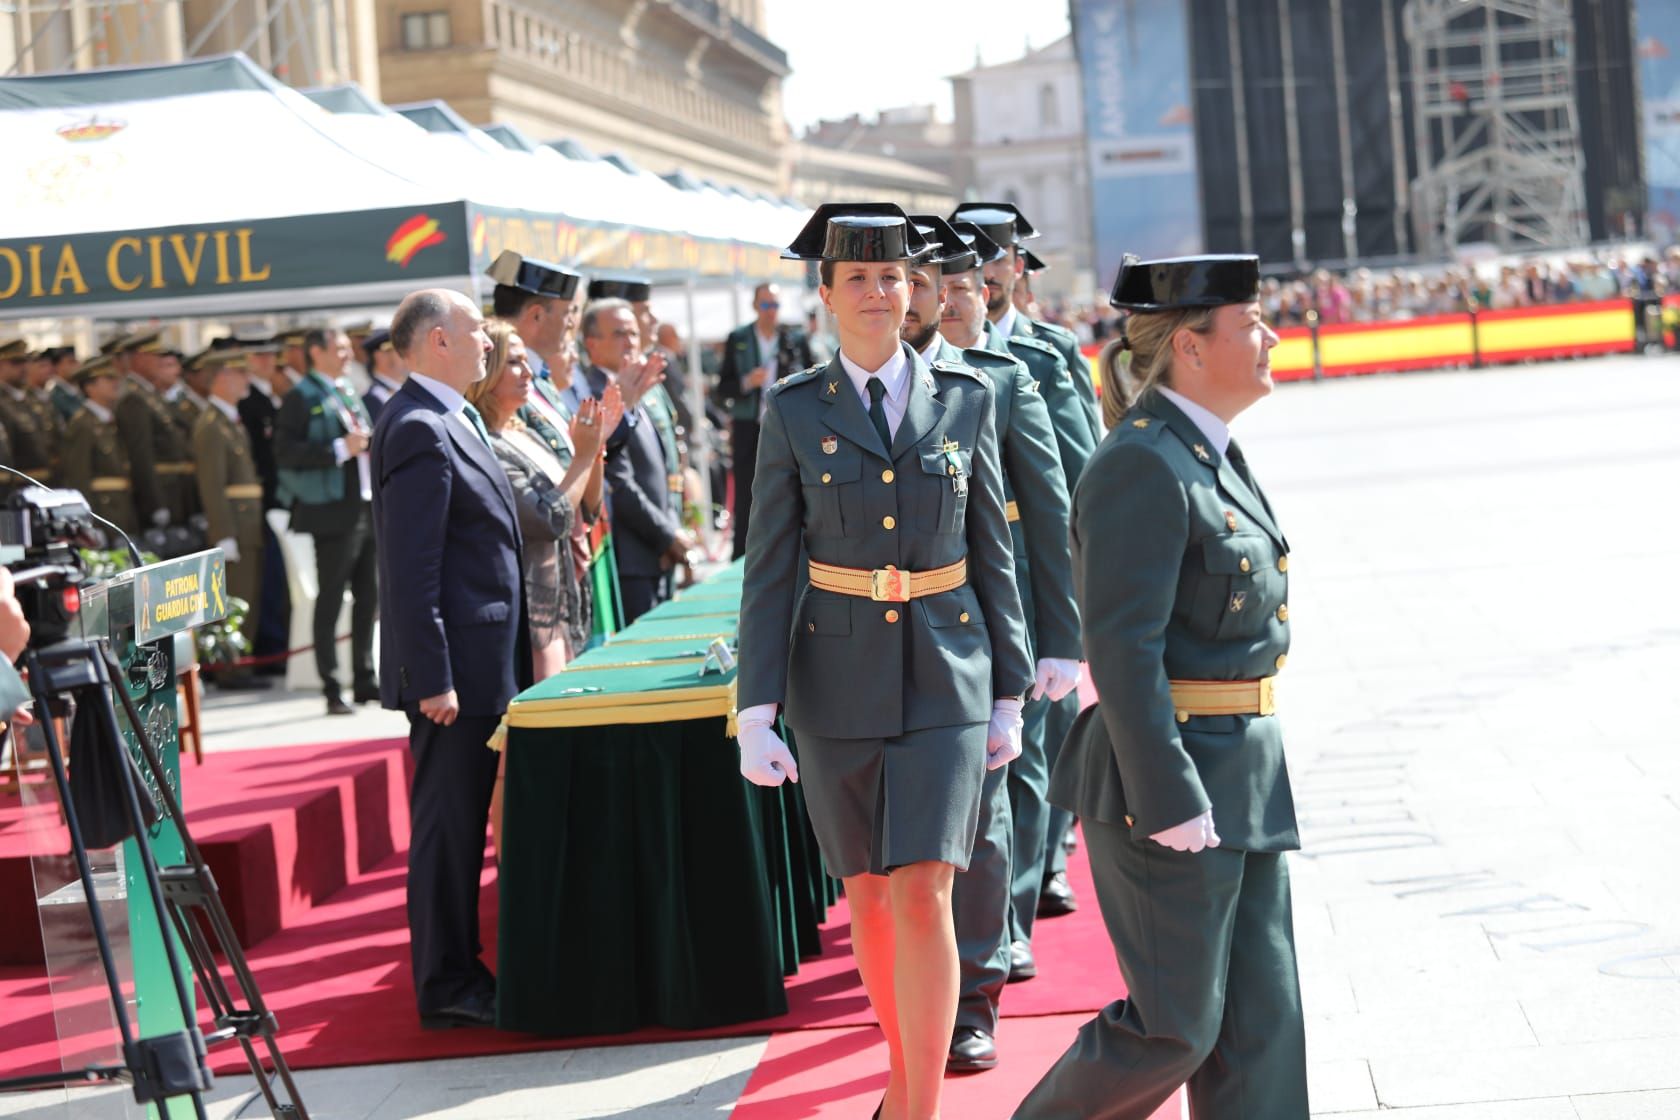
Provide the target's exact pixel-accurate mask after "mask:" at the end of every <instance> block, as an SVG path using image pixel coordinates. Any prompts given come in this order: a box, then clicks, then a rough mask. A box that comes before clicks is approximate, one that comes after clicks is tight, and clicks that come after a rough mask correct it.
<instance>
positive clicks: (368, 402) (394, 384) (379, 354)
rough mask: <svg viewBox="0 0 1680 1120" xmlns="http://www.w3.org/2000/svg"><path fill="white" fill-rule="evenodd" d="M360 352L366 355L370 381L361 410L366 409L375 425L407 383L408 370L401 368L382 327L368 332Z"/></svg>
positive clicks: (394, 349)
mask: <svg viewBox="0 0 1680 1120" xmlns="http://www.w3.org/2000/svg"><path fill="white" fill-rule="evenodd" d="M362 350H363V352H365V353H366V354H367V359H368V381H369V385H368V391H367V392H365V393H363V394H362V407H363V408H365V409H367V414H368V419H369V420H371V421H372V422H373V423H375V424H377V423H379V410H380V409H382V408H384V407H385V404H386V402H387V401H389V400H390V399H391V398H392V397H393V396H395V395H396V392H397V390H398V389H401V388H402V383H403V382H404V381H406V380H408V370H406V369H404V368H403V364H402V359H401V358H399V357H397V349H396V347H394V346H392V345H391V332H390V331H388V330H386V329H385V328H384V327H380V328H379V329H377V330H373V331H369V332H368V335H367V337H366V338H364V339H363V340H362Z"/></svg>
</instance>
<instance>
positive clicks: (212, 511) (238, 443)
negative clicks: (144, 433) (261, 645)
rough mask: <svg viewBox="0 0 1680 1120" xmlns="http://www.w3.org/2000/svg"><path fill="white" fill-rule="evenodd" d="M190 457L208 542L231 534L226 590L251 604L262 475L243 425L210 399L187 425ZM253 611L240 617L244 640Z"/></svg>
mask: <svg viewBox="0 0 1680 1120" xmlns="http://www.w3.org/2000/svg"><path fill="white" fill-rule="evenodd" d="M192 445H193V457H194V458H195V459H196V460H197V462H198V498H199V502H200V504H201V505H202V507H203V509H204V516H205V518H206V519H207V520H208V521H209V523H210V530H209V534H210V541H209V543H210V544H211V545H212V546H215V545H218V544H220V543H221V542H222V541H225V540H227V539H228V538H230V537H231V538H232V539H233V541H234V543H235V544H236V545H238V546H239V559H238V561H236V562H230V563H229V564H228V593H229V594H231V595H233V596H234V597H235V598H239V599H243V600H245V602H246V605H247V606H250V607H253V608H254V607H256V606H257V605H258V604H259V603H260V602H261V600H262V562H263V495H262V475H260V474H259V473H257V462H256V459H255V458H253V457H252V455H251V435H250V433H249V432H247V431H246V430H245V425H244V424H242V423H239V422H238V421H234V420H229V419H228V418H227V415H226V414H225V413H224V412H222V410H221V409H220V408H217V407H216V405H215V404H214V403H212V404H210V405H208V406H207V407H205V408H204V409H203V410H202V411H201V412H200V413H199V416H198V420H197V422H196V423H195V424H194V425H193V440H192ZM257 615H258V612H257V611H256V610H254V609H253V610H251V611H249V612H248V613H247V614H246V616H245V628H244V629H245V637H246V640H247V642H250V641H253V640H255V638H256V623H257Z"/></svg>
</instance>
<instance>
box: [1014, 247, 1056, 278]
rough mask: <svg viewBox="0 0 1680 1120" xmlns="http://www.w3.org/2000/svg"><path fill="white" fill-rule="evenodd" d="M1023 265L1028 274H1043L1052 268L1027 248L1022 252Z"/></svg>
mask: <svg viewBox="0 0 1680 1120" xmlns="http://www.w3.org/2000/svg"><path fill="white" fill-rule="evenodd" d="M1021 265H1022V267H1023V268H1024V269H1025V270H1026V271H1028V272H1043V271H1044V270H1045V269H1047V268H1049V267H1050V266H1049V265H1047V264H1045V263H1044V261H1043V260H1041V259H1040V258H1039V255H1038V254H1037V253H1035V252H1033V251H1032V250H1031V249H1027V248H1023V249H1022V250H1021Z"/></svg>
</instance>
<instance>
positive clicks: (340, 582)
mask: <svg viewBox="0 0 1680 1120" xmlns="http://www.w3.org/2000/svg"><path fill="white" fill-rule="evenodd" d="M304 349H305V351H306V352H307V353H308V355H309V373H308V374H307V375H306V376H305V377H304V378H303V380H301V381H299V382H298V383H297V387H296V388H294V389H293V390H292V391H291V392H290V393H287V394H286V399H285V400H283V401H282V402H281V403H280V413H279V415H278V416H276V417H275V420H274V460H275V462H276V463H277V464H278V465H279V474H280V487H281V490H282V491H283V492H284V494H285V495H286V496H287V497H289V500H290V502H291V508H292V528H293V530H295V531H296V532H299V533H308V534H310V535H311V536H313V537H314V538H315V573H316V580H315V586H316V595H315V627H314V643H315V669H316V671H317V672H318V673H320V675H321V692H322V694H323V695H325V696H326V699H327V713H328V714H329V715H335V716H336V715H349V714H350V712H351V710H352V709H351V708H350V705H348V704H346V703H345V702H344V695H343V685H341V684H340V683H339V680H338V645H337V642H338V616H339V613H340V612H341V611H342V610H343V609H344V591H345V588H349V590H350V597H351V600H352V602H351V606H350V670H351V675H352V681H351V684H352V687H353V689H354V692H353V696H354V697H355V701H356V703H358V704H365V703H368V702H370V701H374V700H377V699H379V682H378V680H377V679H376V678H375V677H374V672H373V625H374V620H375V619H376V618H377V617H378V615H377V611H378V603H377V595H378V592H377V591H376V589H375V586H374V585H375V581H376V579H377V576H376V561H375V558H374V536H373V522H372V519H371V516H370V514H371V509H370V503H371V501H372V500H373V481H372V476H371V475H370V473H369V469H368V458H367V450H368V441H369V438H370V433H371V432H372V430H373V424H372V423H371V422H370V421H369V420H368V416H367V411H366V410H365V409H364V408H363V407H362V402H361V398H359V397H358V396H357V395H356V390H355V388H354V387H352V386H351V384H350V382H349V381H348V380H347V379H346V378H345V376H344V370H345V367H346V366H347V365H348V364H349V362H350V340H349V339H348V338H346V337H345V334H344V332H343V331H341V330H338V329H336V328H333V329H328V330H313V331H310V332H309V333H308V335H307V336H306V338H305V343H304Z"/></svg>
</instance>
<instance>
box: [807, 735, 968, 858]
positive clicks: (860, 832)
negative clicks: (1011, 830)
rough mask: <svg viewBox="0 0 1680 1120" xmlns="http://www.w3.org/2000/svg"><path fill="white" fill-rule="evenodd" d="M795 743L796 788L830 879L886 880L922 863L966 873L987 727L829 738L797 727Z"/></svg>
mask: <svg viewBox="0 0 1680 1120" xmlns="http://www.w3.org/2000/svg"><path fill="white" fill-rule="evenodd" d="M794 739H795V742H797V744H798V747H799V784H800V788H802V789H803V790H804V791H805V804H806V807H807V809H808V810H809V812H810V815H811V827H812V830H813V831H815V832H816V834H817V844H818V846H819V847H821V848H822V854H823V861H824V862H825V863H826V864H827V865H828V872H829V874H830V875H833V876H835V877H837V878H841V879H845V878H849V877H850V876H853V875H862V874H864V873H866V872H867V873H869V874H873V875H885V874H887V873H888V872H890V871H892V869H893V868H895V867H903V866H905V865H906V864H911V863H921V862H922V861H924V860H938V861H940V862H941V863H949V864H954V865H955V866H956V868H957V870H959V871H966V870H968V861H969V857H970V856H971V855H972V854H973V851H974V830H975V828H976V827H977V826H978V824H979V820H980V786H981V783H982V782H983V780H984V779H985V777H986V724H983V723H970V724H962V725H959V726H955V727H930V728H925V729H923V730H920V731H907V732H905V733H904V734H903V735H897V736H894V737H893V738H890V739H830V738H826V737H825V736H822V735H819V734H816V733H815V732H812V731H807V730H804V729H802V728H798V727H796V728H794Z"/></svg>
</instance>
